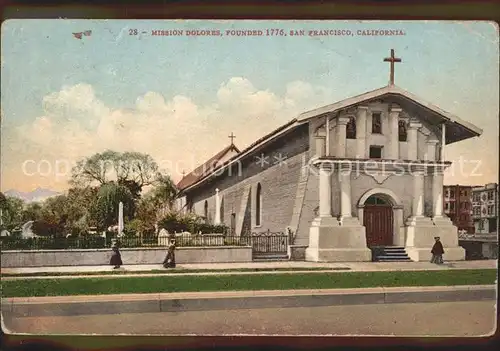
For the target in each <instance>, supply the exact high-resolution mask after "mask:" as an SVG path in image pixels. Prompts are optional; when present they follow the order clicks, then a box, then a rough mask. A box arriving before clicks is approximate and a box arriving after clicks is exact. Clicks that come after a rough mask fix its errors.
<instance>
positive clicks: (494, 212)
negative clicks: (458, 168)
mask: <svg viewBox="0 0 500 351" xmlns="http://www.w3.org/2000/svg"><path fill="white" fill-rule="evenodd" d="M472 211H473V212H472V217H473V221H474V227H475V232H476V233H478V234H488V233H497V232H498V183H489V184H486V185H484V186H476V187H474V188H473V189H472Z"/></svg>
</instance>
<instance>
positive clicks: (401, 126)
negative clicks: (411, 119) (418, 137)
mask: <svg viewBox="0 0 500 351" xmlns="http://www.w3.org/2000/svg"><path fill="white" fill-rule="evenodd" d="M398 131H399V141H407V139H408V133H407V131H406V122H405V121H404V120H400V121H399V122H398Z"/></svg>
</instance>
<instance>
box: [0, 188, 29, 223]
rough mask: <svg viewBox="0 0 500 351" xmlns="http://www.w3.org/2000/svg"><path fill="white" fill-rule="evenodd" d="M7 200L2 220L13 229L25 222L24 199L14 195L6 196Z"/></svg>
mask: <svg viewBox="0 0 500 351" xmlns="http://www.w3.org/2000/svg"><path fill="white" fill-rule="evenodd" d="M5 201H6V202H5V204H4V207H3V208H2V221H3V224H4V226H5V227H6V228H7V229H8V230H12V229H14V228H16V227H19V226H21V225H22V224H23V218H22V216H23V208H24V201H23V200H21V199H19V198H17V197H12V196H6V197H5Z"/></svg>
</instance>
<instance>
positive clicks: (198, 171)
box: [177, 144, 240, 190]
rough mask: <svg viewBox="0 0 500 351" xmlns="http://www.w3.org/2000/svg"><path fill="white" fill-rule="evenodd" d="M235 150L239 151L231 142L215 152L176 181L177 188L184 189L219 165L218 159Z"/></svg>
mask: <svg viewBox="0 0 500 351" xmlns="http://www.w3.org/2000/svg"><path fill="white" fill-rule="evenodd" d="M233 150H234V151H236V152H238V153H239V152H240V150H238V148H237V147H236V146H235V145H234V144H231V145H229V146H227V147H225V148H224V149H222V150H221V151H219V152H218V153H217V154H215V155H214V156H212V157H211V158H210V159H209V160H208V161H207V162H205V163H203V164H201V165H200V166H198V167H196V168H195V169H194V170H193V171H192V172H191V173H189V174H187V175H185V176H184V177H183V178H182V179H181V180H180V181H179V183H177V188H178V189H179V190H182V189H185V188H187V187H188V186H190V185H192V184H194V183H196V182H197V181H198V180H199V179H201V178H202V177H203V176H205V175H206V174H208V173H210V172H211V171H212V170H213V169H215V168H216V167H218V166H220V165H221V162H220V160H221V159H222V158H223V157H224V156H225V155H226V154H227V153H228V152H230V151H233Z"/></svg>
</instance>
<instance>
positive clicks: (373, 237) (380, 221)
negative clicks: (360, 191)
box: [363, 205, 393, 247]
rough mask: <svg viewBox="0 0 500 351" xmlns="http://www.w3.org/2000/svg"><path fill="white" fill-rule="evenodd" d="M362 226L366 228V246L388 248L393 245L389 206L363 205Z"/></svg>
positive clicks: (391, 217)
mask: <svg viewBox="0 0 500 351" xmlns="http://www.w3.org/2000/svg"><path fill="white" fill-rule="evenodd" d="M363 225H364V226H365V228H366V244H367V245H368V247H373V246H390V245H392V243H393V240H392V238H393V214H392V206H390V205H365V207H364V211H363Z"/></svg>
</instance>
